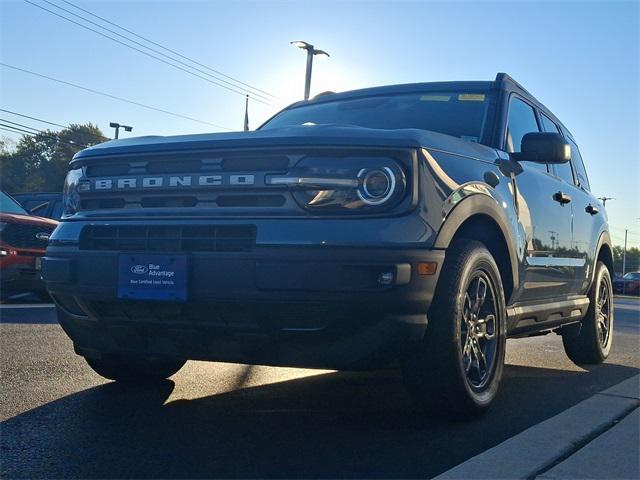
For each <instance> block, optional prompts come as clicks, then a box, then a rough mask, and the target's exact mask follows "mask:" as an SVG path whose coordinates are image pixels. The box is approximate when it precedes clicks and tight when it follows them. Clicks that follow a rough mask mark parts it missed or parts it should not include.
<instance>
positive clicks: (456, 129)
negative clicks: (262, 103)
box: [262, 92, 488, 142]
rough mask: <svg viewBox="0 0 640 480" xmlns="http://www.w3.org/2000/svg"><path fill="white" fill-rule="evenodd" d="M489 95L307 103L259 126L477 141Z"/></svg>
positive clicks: (429, 95)
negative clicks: (400, 132)
mask: <svg viewBox="0 0 640 480" xmlns="http://www.w3.org/2000/svg"><path fill="white" fill-rule="evenodd" d="M487 104H488V95H487V94H484V93H477V92H476V93H466V92H423V93H411V94H395V95H382V96H375V97H365V98H356V99H348V100H336V101H332V102H325V103H320V104H307V105H302V106H299V107H295V108H291V109H289V110H284V111H282V112H280V113H279V114H277V115H276V116H275V117H274V118H272V119H271V120H270V121H269V122H267V123H266V124H265V125H263V126H262V129H264V130H268V129H272V128H277V127H285V126H292V125H303V124H314V125H317V124H342V125H357V126H360V127H367V128H381V129H387V130H396V129H401V128H418V129H422V130H432V131H435V132H440V133H445V134H447V135H453V136H455V137H460V138H463V139H465V140H470V141H472V142H478V141H480V138H481V137H482V128H483V124H484V120H485V115H486V111H487Z"/></svg>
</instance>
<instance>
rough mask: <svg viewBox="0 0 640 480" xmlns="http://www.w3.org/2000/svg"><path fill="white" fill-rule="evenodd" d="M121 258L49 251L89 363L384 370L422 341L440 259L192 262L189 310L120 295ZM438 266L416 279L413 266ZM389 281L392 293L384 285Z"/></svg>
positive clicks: (336, 253) (203, 256) (352, 251)
mask: <svg viewBox="0 0 640 480" xmlns="http://www.w3.org/2000/svg"><path fill="white" fill-rule="evenodd" d="M118 256H119V254H118V252H104V251H100V252H97V251H81V250H78V249H77V248H74V247H49V249H48V250H47V256H46V257H45V258H44V259H43V272H44V277H45V280H46V283H47V289H48V290H49V292H50V293H51V294H52V296H53V297H54V299H55V300H56V303H57V304H58V307H59V318H60V323H61V324H62V326H63V327H64V329H65V331H67V333H68V334H69V336H70V337H71V338H72V340H73V341H74V344H75V346H76V350H77V351H78V352H79V353H81V354H83V355H99V354H100V352H108V351H110V352H113V351H118V352H122V351H129V352H131V353H135V354H145V355H168V356H180V357H184V358H191V359H203V360H216V361H228V362H242V363H255V364H266V365H287V366H300V367H318V368H368V367H371V366H377V365H378V364H384V363H388V361H389V360H390V359H391V358H393V357H394V356H395V355H397V354H398V352H399V351H400V350H401V349H402V348H403V347H404V346H405V345H406V342H407V341H411V340H419V339H421V338H422V335H423V334H424V330H425V327H426V323H427V318H426V312H427V310H428V308H429V306H430V304H431V301H432V298H433V292H434V290H435V287H436V284H437V279H438V275H439V273H440V269H441V266H442V262H443V261H444V252H443V251H436V250H421V249H400V248H361V249H357V248H339V247H326V248H324V247H298V246H292V247H258V248H256V249H255V250H254V251H252V252H245V253H236V252H234V253H221V252H216V253H192V254H190V255H189V272H188V300H187V302H184V303H183V302H149V301H129V300H123V299H119V298H118V297H117V284H118V278H117V277H118ZM422 262H433V263H436V264H437V269H436V272H435V274H432V275H419V273H418V269H417V265H418V263H422ZM389 271H392V272H393V273H394V281H393V284H391V285H380V284H379V282H378V277H379V276H380V274H381V273H384V272H389Z"/></svg>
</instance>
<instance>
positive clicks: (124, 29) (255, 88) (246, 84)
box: [62, 0, 278, 99]
mask: <svg viewBox="0 0 640 480" xmlns="http://www.w3.org/2000/svg"><path fill="white" fill-rule="evenodd" d="M62 1H63V2H64V3H66V4H67V5H71V6H72V7H74V8H77V9H78V10H80V11H82V12H84V13H88V14H89V15H91V16H93V17H95V18H98V19H100V20H102V21H103V22H105V23H108V24H109V25H112V26H114V27H116V28H119V29H120V30H122V31H124V32H127V33H130V34H131V35H133V36H135V37H137V38H140V39H141V40H144V41H145V42H149V43H150V44H152V45H155V46H156V47H160V48H162V49H163V50H165V51H167V52H170V53H172V54H174V55H177V56H178V57H180V58H183V59H185V60H188V61H190V62H192V63H194V64H196V65H198V66H200V67H203V68H206V69H207V70H209V71H211V72H214V73H216V74H218V75H221V76H223V77H225V78H228V79H229V80H233V81H234V82H236V83H239V84H240V85H244V86H245V87H249V88H251V89H253V90H256V91H258V92H261V93H264V94H266V95H269V96H270V97H272V98H274V99H277V98H278V97H276V96H275V95H273V94H271V93H269V92H267V91H265V90H262V89H260V88H258V87H254V86H253V85H250V84H248V83H245V82H241V81H240V80H238V79H237V78H234V77H232V76H230V75H226V74H224V73H222V72H220V71H219V70H215V69H213V68H211V67H209V66H208V65H205V64H203V63H200V62H198V61H197V60H194V59H193V58H190V57H187V56H186V55H183V54H181V53H179V52H176V51H175V50H172V49H170V48H168V47H165V46H164V45H161V44H160V43H157V42H154V41H153V40H150V39H149V38H146V37H143V36H142V35H138V34H137V33H135V32H133V31H131V30H129V29H127V28H124V27H123V26H121V25H118V24H117V23H115V22H112V21H110V20H107V19H106V18H104V17H101V16H100V15H96V14H95V13H93V12H90V11H89V10H86V9H84V8H82V7H79V6H78V5H76V4H74V3H72V2H69V1H67V0H62ZM103 28H104V27H103Z"/></svg>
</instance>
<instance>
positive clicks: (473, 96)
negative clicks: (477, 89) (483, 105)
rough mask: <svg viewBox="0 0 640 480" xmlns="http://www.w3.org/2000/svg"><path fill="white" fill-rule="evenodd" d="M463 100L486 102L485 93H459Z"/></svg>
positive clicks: (459, 98)
mask: <svg viewBox="0 0 640 480" xmlns="http://www.w3.org/2000/svg"><path fill="white" fill-rule="evenodd" d="M458 100H460V101H461V102H484V93H461V94H460V95H458Z"/></svg>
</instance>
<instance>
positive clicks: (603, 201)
mask: <svg viewBox="0 0 640 480" xmlns="http://www.w3.org/2000/svg"><path fill="white" fill-rule="evenodd" d="M598 200H602V206H603V207H606V206H607V200H615V198H614V197H598Z"/></svg>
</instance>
